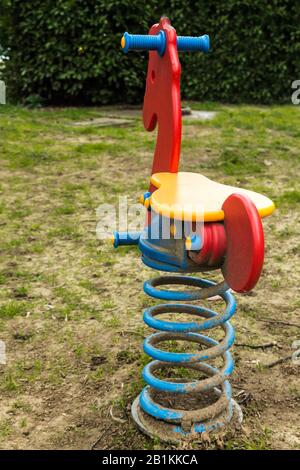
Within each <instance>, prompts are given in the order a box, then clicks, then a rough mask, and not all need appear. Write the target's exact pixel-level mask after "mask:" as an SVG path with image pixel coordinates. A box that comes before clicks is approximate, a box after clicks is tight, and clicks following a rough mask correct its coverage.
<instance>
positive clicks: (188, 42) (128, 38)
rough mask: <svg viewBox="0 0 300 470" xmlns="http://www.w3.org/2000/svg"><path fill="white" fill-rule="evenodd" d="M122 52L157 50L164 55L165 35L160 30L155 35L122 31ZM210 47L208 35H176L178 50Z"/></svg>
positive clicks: (199, 49)
mask: <svg viewBox="0 0 300 470" xmlns="http://www.w3.org/2000/svg"><path fill="white" fill-rule="evenodd" d="M121 46H122V49H123V52H124V53H125V54H126V53H127V52H128V51H130V50H146V51H157V52H158V53H159V55H161V56H162V55H164V52H165V49H166V35H165V33H164V31H160V32H159V33H158V34H156V35H150V34H148V35H146V34H129V33H127V32H126V33H124V35H123V37H122V39H121ZM209 47H210V42H209V36H208V35H207V34H205V35H204V36H196V37H192V36H177V49H178V51H202V52H208V50H209Z"/></svg>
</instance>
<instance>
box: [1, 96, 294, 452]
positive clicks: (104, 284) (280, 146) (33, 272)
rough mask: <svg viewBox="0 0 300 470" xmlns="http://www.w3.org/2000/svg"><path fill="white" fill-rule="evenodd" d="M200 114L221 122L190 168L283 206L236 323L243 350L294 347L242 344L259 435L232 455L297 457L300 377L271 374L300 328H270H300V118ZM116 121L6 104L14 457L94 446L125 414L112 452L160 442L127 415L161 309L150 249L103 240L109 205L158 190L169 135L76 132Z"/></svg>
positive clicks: (5, 297) (191, 144)
mask: <svg viewBox="0 0 300 470" xmlns="http://www.w3.org/2000/svg"><path fill="white" fill-rule="evenodd" d="M189 105H190V106H192V107H193V108H194V109H202V110H203V109H206V110H213V111H216V116H215V118H214V119H213V120H211V121H191V120H184V123H183V141H182V157H181V169H182V170H185V171H196V172H200V173H203V174H204V175H205V176H207V177H209V178H212V179H214V180H217V181H219V182H222V183H225V184H233V185H237V186H241V187H245V188H247V189H251V190H255V191H259V192H262V193H264V194H266V195H268V196H269V197H270V198H272V199H273V200H274V202H275V203H276V205H277V211H276V212H275V213H274V215H273V216H272V217H271V218H270V219H268V220H266V222H265V224H264V226H265V233H266V262H265V268H264V271H263V275H262V277H261V280H260V282H259V284H258V286H257V289H256V290H255V292H254V295H253V296H239V297H238V304H239V310H238V314H237V315H236V317H235V319H234V324H235V327H236V330H237V335H238V340H239V342H240V343H243V342H247V343H251V344H256V343H261V342H264V341H265V339H266V342H267V341H269V340H270V341H277V342H278V344H279V345H280V347H281V348H278V349H276V348H274V349H272V350H270V349H268V350H262V351H260V350H251V349H250V348H238V347H235V349H234V355H235V358H236V372H235V375H234V377H233V383H234V385H235V384H238V385H239V388H238V389H237V390H240V389H241V388H244V389H245V390H247V391H248V390H249V391H250V392H249V393H250V394H251V396H252V402H251V403H250V404H249V405H248V408H247V405H243V407H244V411H245V413H244V415H245V421H244V426H245V428H247V427H248V430H249V433H248V434H247V436H238V437H234V438H228V439H227V440H226V441H225V444H224V446H225V448H228V449H231V448H232V449H233V448H234V449H236V448H243V449H265V448H276V446H283V447H286V448H294V447H295V446H297V444H295V442H294V441H292V437H291V438H288V437H286V438H285V439H287V440H286V441H284V442H283V441H282V435H281V429H285V427H286V423H287V422H289V429H290V435H291V436H292V435H294V434H296V429H297V422H296V418H295V413H294V412H293V411H291V410H293V408H291V409H290V408H289V406H288V405H287V403H293V404H294V402H295V401H296V400H297V399H298V395H299V394H297V393H296V390H297V384H296V376H295V373H294V372H293V370H292V369H289V372H288V371H286V370H285V369H284V364H283V365H282V366H280V367H277V368H274V370H272V371H266V370H263V368H261V367H257V364H263V363H266V362H269V360H270V357H269V356H270V355H271V356H272V358H276V357H278V356H280V355H281V354H282V355H284V354H285V353H288V352H289V348H290V345H291V344H292V341H294V340H296V339H298V336H299V332H298V330H297V329H296V328H293V327H291V328H289V327H280V326H278V325H274V324H270V325H268V324H266V323H263V322H260V321H259V320H260V317H264V318H265V317H268V318H270V319H274V318H277V317H280V319H284V320H286V321H294V322H296V321H297V315H298V314H299V307H300V304H299V302H298V303H297V301H296V300H295V299H296V297H297V296H296V287H295V286H297V285H299V281H300V272H299V246H300V242H299V220H300V218H299V213H300V210H299V202H300V192H299V174H300V173H299V172H300V144H299V138H300V132H299V122H300V108H299V107H296V106H273V107H259V106H226V105H220V104H217V103H189ZM119 112H120V111H119V110H115V109H113V108H111V109H109V114H112V113H115V114H116V115H119ZM106 113H107V109H104V108H69V109H56V108H53V109H38V110H28V109H25V108H22V107H13V106H0V133H1V135H0V160H1V161H0V165H1V166H0V175H1V178H0V192H1V200H0V253H1V267H0V286H1V289H0V340H2V341H5V344H6V351H7V357H8V360H7V364H6V365H5V366H2V365H1V366H0V367H1V369H0V374H1V379H0V389H1V393H2V394H3V396H4V400H2V401H1V402H2V407H0V446H2V447H4V448H12V447H16V448H23V447H25V448H26V447H29V445H30V446H32V447H37V448H53V447H55V446H58V447H65V448H87V447H88V446H90V444H91V442H92V441H93V440H95V439H96V437H97V436H98V435H99V430H101V429H105V428H106V427H108V425H109V424H110V421H111V420H110V417H109V416H108V411H107V410H109V409H110V407H111V405H112V404H113V405H114V409H115V408H116V410H117V412H120V413H121V415H122V419H126V420H127V421H128V423H127V424H126V425H125V426H124V425H122V424H119V425H118V424H116V423H114V425H115V426H116V428H113V433H112V437H110V435H109V433H108V434H107V435H105V438H104V440H105V442H104V443H103V445H106V446H107V448H113V447H119V448H120V447H121V448H144V449H153V448H155V449H156V448H159V446H162V445H161V444H160V443H158V442H157V441H152V440H150V439H148V438H145V437H143V436H142V435H141V434H140V433H139V432H138V431H137V430H136V428H135V427H134V426H133V425H132V423H131V421H130V419H129V411H128V410H129V408H130V403H131V402H132V400H133V398H134V397H135V396H136V394H137V393H139V391H140V390H141V387H142V379H141V378H140V372H141V370H142V368H143V366H144V365H145V364H147V363H148V361H149V358H148V357H147V356H146V355H145V354H143V353H142V350H141V347H140V344H141V341H142V337H143V336H144V335H145V334H147V331H148V330H147V328H146V327H144V326H143V323H142V321H141V312H142V310H143V308H145V307H146V306H150V305H154V304H155V303H156V301H154V300H153V299H150V298H146V296H145V295H144V293H143V292H142V282H143V281H144V280H146V279H147V278H149V277H151V275H154V274H153V273H151V272H150V270H149V269H147V268H145V267H143V266H142V264H141V262H140V255H139V252H138V250H137V249H136V248H130V247H125V248H124V249H120V250H119V251H114V250H113V249H112V247H111V245H110V244H108V243H106V242H103V241H99V240H97V238H96V234H95V230H96V225H97V221H98V217H97V211H96V209H97V207H98V206H99V205H100V204H102V203H109V204H115V205H117V204H118V197H119V196H120V195H122V196H124V195H127V196H128V197H129V201H130V202H132V203H135V202H136V201H137V200H138V197H139V196H140V195H141V194H142V193H143V192H144V191H145V190H147V187H148V181H149V175H150V169H151V164H152V155H153V149H154V140H155V137H154V135H152V134H151V133H147V132H146V131H144V129H143V126H142V123H141V120H140V118H139V117H137V118H134V119H133V120H132V121H131V125H130V126H127V127H124V128H122V127H113V126H111V127H97V126H89V125H87V126H84V127H83V126H76V125H74V124H75V123H76V122H77V121H89V120H90V119H92V118H96V117H99V116H104V115H106ZM209 276H211V277H212V278H214V274H211V275H209ZM283 293H284V296H283ZM175 346H176V345H175ZM282 348H283V349H282ZM257 360H259V362H258V363H257V362H256V361H257ZM97 361H98V362H97ZM94 364H96V366H94ZM286 366H287V367H290V365H288V364H287V365H286ZM182 373H183V375H184V371H182ZM287 374H289V386H288V387H286V386H285V385H284V384H285V383H286V375H287ZM4 402H5V403H10V408H9V407H8V408H6V407H5V406H4V405H3V403H4ZM41 403H42V404H41ZM273 405H274V406H276V409H278V410H279V414H280V416H279V415H278V414H277V415H276V418H274V416H275V415H272V407H273ZM7 409H10V410H12V412H13V416H14V419H11V417H10V414H8V412H7ZM258 413H259V415H260V419H259V420H257V419H256V415H257V414H258ZM293 413H294V414H293ZM124 417H125V418H124ZM254 418H255V419H254ZM257 421H259V424H257ZM269 428H272V433H270V432H268V431H267V430H268V429H269ZM24 429H25V430H26V435H24V433H23V431H24ZM35 429H38V430H39V431H35ZM41 430H42V432H41ZM28 433H29V434H28ZM285 435H286V434H285ZM28 436H29V437H28ZM288 439H290V441H289V440H288ZM29 442H30V444H29ZM99 445H100V444H99ZM197 445H198V444H194V447H193V448H195V446H196V447H197Z"/></svg>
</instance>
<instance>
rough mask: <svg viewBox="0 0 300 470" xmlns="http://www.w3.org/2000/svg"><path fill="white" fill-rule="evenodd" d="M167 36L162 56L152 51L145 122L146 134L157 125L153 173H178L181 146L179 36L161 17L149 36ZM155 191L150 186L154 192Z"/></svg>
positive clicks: (145, 99)
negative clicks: (161, 32)
mask: <svg viewBox="0 0 300 470" xmlns="http://www.w3.org/2000/svg"><path fill="white" fill-rule="evenodd" d="M160 31H163V33H164V34H165V36H166V48H165V51H164V53H163V55H162V56H161V55H159V53H158V52H157V51H150V52H149V63H148V72H147V80H146V92H145V97H144V106H143V121H144V126H145V129H146V130H147V131H153V130H154V129H155V127H156V125H158V133H157V141H156V147H155V153H154V159H153V166H152V174H153V173H160V172H172V173H176V172H177V171H178V166H179V159H180V146H181V103H180V71H181V66H180V62H179V58H178V52H177V35H176V31H175V29H174V28H173V27H172V26H171V24H170V20H169V19H168V18H161V20H160V22H159V24H155V25H154V26H152V28H151V29H150V31H149V34H151V35H152V34H153V35H155V34H159V32H160ZM153 189H154V188H153V187H152V186H150V191H151V192H152V190H153Z"/></svg>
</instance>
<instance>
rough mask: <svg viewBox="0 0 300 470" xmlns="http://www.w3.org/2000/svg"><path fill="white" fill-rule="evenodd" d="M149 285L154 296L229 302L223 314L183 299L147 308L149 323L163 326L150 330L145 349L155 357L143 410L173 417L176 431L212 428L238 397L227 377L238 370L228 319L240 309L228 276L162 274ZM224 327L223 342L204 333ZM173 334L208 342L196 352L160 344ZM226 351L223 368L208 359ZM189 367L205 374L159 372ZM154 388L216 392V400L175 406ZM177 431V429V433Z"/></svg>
mask: <svg viewBox="0 0 300 470" xmlns="http://www.w3.org/2000/svg"><path fill="white" fill-rule="evenodd" d="M162 285H184V286H189V287H190V286H191V287H197V288H199V289H197V290H196V291H195V290H191V289H190V290H185V291H179V290H164V289H160V288H158V287H159V286H162ZM144 291H145V292H146V293H147V294H148V295H150V296H151V297H154V298H158V299H163V300H169V301H170V300H172V301H193V300H199V299H208V298H211V297H213V296H215V295H219V296H220V297H221V298H223V300H224V301H225V304H226V310H225V313H223V314H219V313H217V312H215V311H213V310H210V309H208V308H205V307H202V306H199V305H192V304H184V303H165V304H160V305H156V306H153V307H150V308H147V309H146V310H145V311H144V321H145V323H146V324H147V325H148V326H150V327H151V328H154V329H156V330H159V332H157V333H153V334H151V335H150V336H149V337H148V338H146V339H145V342H144V351H145V353H147V354H148V355H149V356H151V357H152V358H153V361H152V362H150V363H149V364H148V365H147V366H146V367H145V368H144V369H143V372H142V375H143V378H144V380H145V382H146V383H147V384H148V385H147V386H146V387H145V388H144V389H143V391H142V393H141V394H140V401H139V403H140V406H141V408H142V410H143V411H144V412H145V413H146V414H148V415H150V416H152V417H153V418H156V419H158V420H163V421H164V422H165V423H170V424H171V428H172V430H173V431H174V432H176V433H181V434H184V435H187V434H189V433H191V432H197V433H202V432H205V431H209V432H211V431H213V430H215V429H218V428H220V427H222V426H224V425H225V424H226V423H227V422H229V421H230V420H231V418H232V415H233V407H234V402H233V400H232V398H231V386H230V383H229V381H228V378H229V376H230V375H231V373H232V371H233V367H234V364H233V360H232V356H231V354H230V352H229V351H228V350H229V348H230V347H231V346H232V344H233V342H234V329H233V327H232V325H231V324H230V322H229V320H230V318H231V317H232V315H233V314H234V313H235V310H236V302H235V299H234V297H233V295H232V294H231V293H230V292H229V291H228V285H227V284H226V283H225V282H222V283H219V284H216V283H214V282H212V281H208V280H203V279H199V278H196V277H189V276H164V277H157V278H155V279H152V280H150V281H146V282H145V284H144ZM165 313H184V314H189V315H194V316H197V317H199V318H200V319H202V320H201V321H197V322H196V321H194V322H188V323H187V322H172V321H165V320H162V319H159V318H158V317H159V316H160V315H161V314H165ZM215 327H221V328H222V329H223V330H224V332H225V336H224V338H223V339H222V340H221V341H220V342H218V341H216V340H215V339H212V338H210V337H209V336H205V335H203V334H201V332H203V331H205V330H211V329H212V328H215ZM170 340H184V341H189V342H193V343H197V344H199V345H202V346H204V348H203V349H202V350H199V352H196V353H183V352H180V353H179V352H169V351H165V350H162V349H159V348H158V344H159V343H161V342H165V341H170ZM219 356H221V357H222V358H223V367H222V368H220V369H218V368H216V367H214V366H212V365H210V364H209V363H208V361H210V360H212V359H214V358H217V357H219ZM174 367H184V368H188V369H194V370H196V371H200V372H201V373H202V374H203V375H204V377H205V378H203V379H200V380H194V379H193V380H191V381H188V382H186V381H183V382H179V381H178V380H177V379H169V378H168V379H162V378H159V377H158V376H157V375H155V372H157V371H159V370H163V369H164V370H166V369H170V368H172V369H173V368H174ZM155 392H163V393H162V394H164V393H165V394H166V393H167V394H170V393H171V394H189V395H190V394H195V396H199V395H200V394H207V392H208V393H209V394H212V396H213V397H214V402H213V404H208V405H207V406H204V407H201V408H199V409H196V410H195V409H193V410H183V409H175V408H172V407H166V406H162V405H161V404H159V403H158V402H157V400H156V399H155ZM177 435H178V434H177Z"/></svg>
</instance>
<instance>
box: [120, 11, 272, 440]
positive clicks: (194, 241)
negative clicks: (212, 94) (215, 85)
mask: <svg viewBox="0 0 300 470" xmlns="http://www.w3.org/2000/svg"><path fill="white" fill-rule="evenodd" d="M121 46H122V49H123V51H124V52H125V53H127V52H128V51H130V50H138V49H143V50H149V64H148V73H147V81H146V92H145V98H144V106H143V121H144V126H145V128H146V130H148V131H152V130H154V128H155V127H156V125H157V124H158V134H157V142H156V148H155V154H154V161H153V167H152V173H151V175H152V176H151V179H150V187H149V191H148V192H146V193H145V194H144V195H143V196H142V197H141V202H142V204H143V205H144V206H145V207H146V208H147V209H148V212H147V217H146V223H145V228H144V230H143V231H142V232H141V233H118V232H116V233H115V234H114V239H113V243H114V246H115V248H116V247H118V246H121V245H133V244H136V245H138V246H139V249H140V251H141V254H142V261H143V262H144V263H145V264H146V265H147V266H149V267H151V268H153V269H156V270H160V271H166V272H172V273H186V274H187V273H194V272H205V271H210V270H216V269H221V271H222V274H223V277H224V281H222V282H220V283H218V284H216V283H214V282H212V281H208V280H204V279H200V278H199V277H195V276H188V275H182V274H180V275H167V276H165V277H164V276H161V277H156V278H155V279H152V280H150V281H147V282H145V284H144V291H145V292H146V293H147V294H148V295H150V296H151V297H154V298H157V299H162V300H165V301H169V302H170V301H171V303H169V302H168V303H161V304H159V305H155V306H153V307H150V308H147V309H146V310H145V311H144V321H145V323H146V324H147V325H148V326H150V327H151V328H153V329H155V330H158V331H159V332H156V333H153V334H151V335H150V336H149V337H148V338H147V339H146V340H145V342H144V351H145V352H146V353H147V354H148V355H149V356H151V357H152V358H153V361H152V362H150V364H148V365H147V366H146V367H145V368H144V370H143V373H142V375H143V378H144V380H145V382H146V383H147V386H146V387H145V388H144V390H143V391H142V392H141V394H140V395H139V396H138V397H137V398H136V400H135V401H134V403H133V405H132V416H133V419H134V420H135V422H136V423H137V425H138V426H139V428H140V429H141V430H142V431H144V432H145V433H147V434H148V435H150V436H157V437H159V438H160V439H162V440H165V441H178V440H181V439H184V438H186V437H188V438H189V439H190V438H191V436H192V435H193V434H197V433H202V432H204V431H208V432H210V431H213V430H216V429H219V428H221V427H223V426H225V425H226V424H227V423H229V422H230V421H232V420H237V421H239V422H241V419H242V412H241V409H240V407H239V405H238V404H237V403H236V402H235V401H234V400H233V399H232V396H231V386H230V383H229V381H228V379H229V376H230V375H231V373H232V370H233V360H232V357H231V354H230V352H229V349H230V347H231V346H232V344H233V342H234V329H233V327H232V325H231V324H230V321H229V320H230V318H231V317H232V316H233V314H234V313H235V310H236V302H235V299H234V297H233V295H232V293H231V292H230V289H232V290H234V291H236V292H248V291H250V290H251V289H252V288H253V287H254V286H255V284H256V283H257V281H258V279H259V277H260V274H261V270H262V266H263V260H264V235H263V228H262V223H261V218H262V217H265V216H268V215H270V214H271V213H272V212H273V210H274V204H273V202H272V201H271V200H270V199H268V198H267V197H265V196H263V195H260V194H258V193H255V192H253V191H249V190H244V189H240V188H235V187H232V186H227V185H223V184H219V183H216V182H214V181H211V180H209V179H208V178H206V177H205V176H202V175H199V174H195V173H186V172H178V165H179V158H180V145H181V103H180V71H181V68H180V62H179V59H178V51H201V52H207V51H208V50H209V37H208V36H207V35H205V36H201V37H182V36H177V35H176V31H175V29H174V28H173V27H172V26H171V23H170V21H169V20H168V18H165V17H163V18H161V19H160V22H159V23H158V24H155V25H154V26H152V27H151V29H150V31H149V34H148V35H131V34H128V33H125V34H124V36H123V38H122V40H121ZM166 227H167V228H166ZM166 285H169V286H170V285H171V286H175V285H177V286H186V287H188V288H189V289H188V290H181V289H175V288H173V289H172V290H168V289H163V288H161V287H162V286H166ZM195 288H196V289H195ZM214 296H220V297H221V298H222V299H223V300H224V302H225V305H226V307H225V312H224V313H218V312H216V311H213V310H211V309H210V308H207V307H204V306H200V305H194V304H192V303H182V302H191V301H196V300H204V299H210V298H213V297H214ZM174 301H179V302H177V303H176V302H175V303H173V302H174ZM163 314H169V315H174V314H176V315H177V316H178V314H180V315H183V314H184V315H185V317H186V316H187V315H188V316H189V315H191V316H194V317H196V319H197V320H198V321H178V322H177V321H176V322H175V321H171V320H170V319H169V317H168V319H167V320H166V319H162V318H161V317H160V316H161V315H163ZM217 327H220V328H221V329H222V330H223V331H224V333H225V335H224V338H223V339H221V340H220V341H217V340H216V339H213V338H212V337H211V336H210V333H211V332H212V331H211V330H214V329H215V328H217ZM205 330H209V332H208V333H207V334H206V335H204V334H203V332H204V331H205ZM168 341H185V342H189V344H190V343H194V346H195V345H197V346H198V350H196V352H190V353H187V352H170V351H168V350H166V348H160V347H159V344H160V343H164V342H168ZM169 348H170V346H169ZM218 358H219V359H220V358H222V360H223V365H222V366H220V367H219V366H217V365H215V360H216V359H217V360H218ZM176 369H177V372H178V371H179V372H181V371H183V372H184V371H185V372H187V370H189V371H190V370H193V371H197V373H198V378H199V380H198V379H197V380H195V379H193V378H190V376H188V378H187V379H186V378H185V379H182V380H178V379H176V378H172V373H173V375H174V372H172V371H174V370H176ZM183 375H184V377H187V373H185V374H183ZM164 376H165V378H163V377H164Z"/></svg>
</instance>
